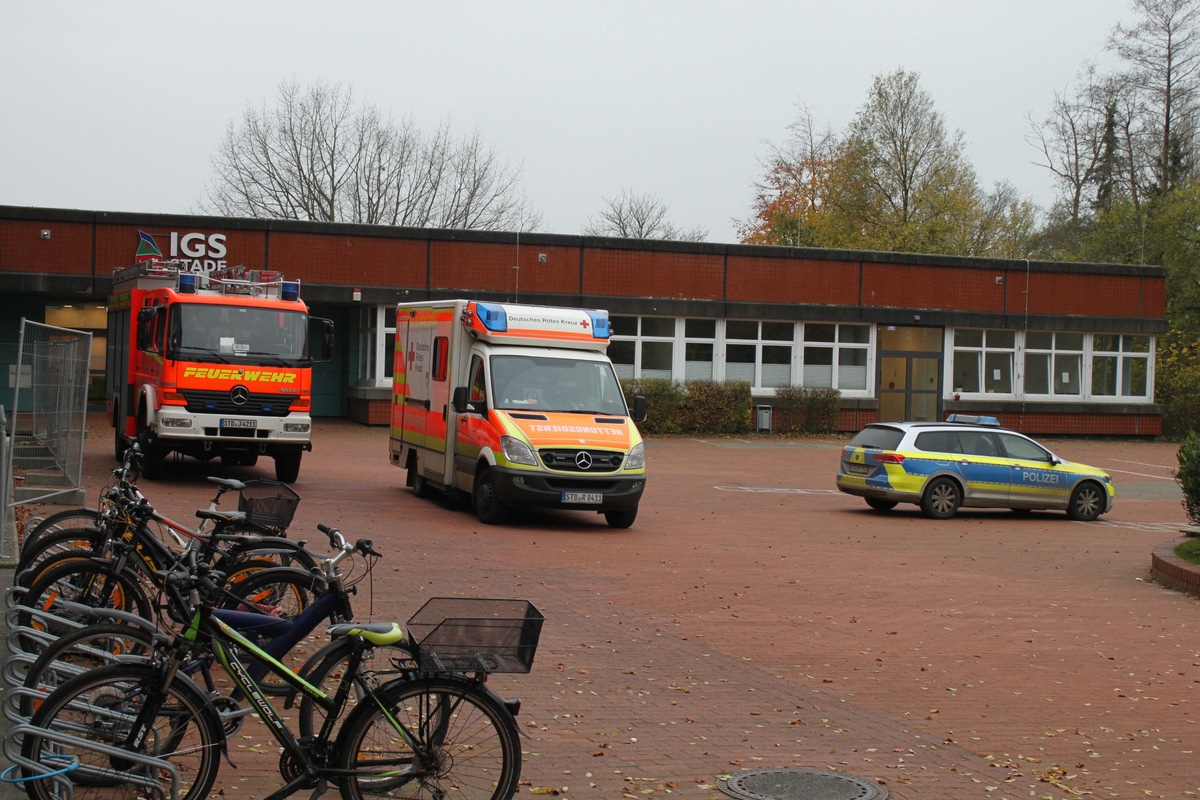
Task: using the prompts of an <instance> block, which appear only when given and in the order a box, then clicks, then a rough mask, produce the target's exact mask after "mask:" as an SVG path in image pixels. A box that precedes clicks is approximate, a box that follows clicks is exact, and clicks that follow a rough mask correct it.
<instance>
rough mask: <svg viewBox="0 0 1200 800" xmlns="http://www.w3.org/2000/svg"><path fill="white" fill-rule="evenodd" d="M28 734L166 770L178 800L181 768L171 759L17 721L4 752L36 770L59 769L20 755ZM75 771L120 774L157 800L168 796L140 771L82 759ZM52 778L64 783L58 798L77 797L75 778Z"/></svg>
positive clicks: (153, 771)
mask: <svg viewBox="0 0 1200 800" xmlns="http://www.w3.org/2000/svg"><path fill="white" fill-rule="evenodd" d="M96 711H97V712H103V711H105V709H101V708H96ZM27 734H34V735H36V736H40V737H42V738H44V739H49V740H50V741H52V742H55V743H57V744H62V745H68V746H70V747H73V748H75V749H76V750H81V751H88V752H94V753H99V754H100V755H103V756H108V757H109V758H119V759H122V760H125V761H131V762H134V763H136V764H139V765H141V766H143V767H146V768H147V770H146V771H147V773H149V774H151V775H162V774H167V775H169V776H170V778H171V790H170V794H169V798H170V800H179V772H178V770H176V769H175V766H174V765H173V764H172V763H171V762H169V761H164V760H163V759H161V758H155V757H154V756H148V755H145V754H142V753H131V752H130V751H128V750H126V749H124V748H122V747H114V746H112V745H106V744H101V743H100V742H94V741H92V740H90V739H81V738H79V737H78V736H71V735H70V734H68V733H63V732H61V731H56V730H53V729H49V728H38V727H35V726H33V725H17V726H16V727H14V728H12V729H11V730H10V731H9V733H8V736H6V737H4V755H5V757H6V758H8V760H9V761H10V762H12V763H13V764H16V765H18V766H20V767H23V768H25V769H28V770H30V771H32V772H35V773H37V774H46V773H49V772H55V771H56V770H54V769H51V768H50V766H49V765H47V764H42V763H39V762H37V761H31V760H30V759H28V758H25V757H24V756H23V755H21V749H22V748H21V742H23V740H24V737H25V736H26V735H27ZM74 772H78V773H80V774H81V775H92V776H95V777H104V778H119V779H121V780H123V781H125V782H126V783H133V784H137V785H138V786H140V787H142V789H144V790H145V791H146V792H147V794H148V795H149V796H150V797H151V798H156V799H157V800H167V798H168V795H167V794H166V793H164V792H163V790H162V786H161V784H160V783H159V782H158V781H157V780H154V779H153V778H150V777H148V776H147V775H143V774H140V773H137V772H130V771H125V770H115V769H97V768H96V767H94V766H90V765H87V764H84V763H82V762H80V764H79V766H78V768H76V769H75V770H74ZM51 779H52V780H53V781H54V782H55V785H56V786H58V785H61V786H63V793H62V794H58V793H55V796H56V797H57V798H59V800H72V798H73V797H74V791H73V788H72V786H73V782H72V781H71V780H70V779H69V778H67V777H66V776H65V775H57V776H54V777H52V778H51ZM28 780H37V778H32V777H31V778H29V779H28Z"/></svg>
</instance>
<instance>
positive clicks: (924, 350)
mask: <svg viewBox="0 0 1200 800" xmlns="http://www.w3.org/2000/svg"><path fill="white" fill-rule="evenodd" d="M941 379H942V329H941V328H909V327H900V326H896V325H888V326H881V327H880V330H879V383H878V384H877V385H878V387H879V419H880V421H885V422H890V421H899V420H911V421H915V422H936V421H938V420H940V419H941V398H942V380H941Z"/></svg>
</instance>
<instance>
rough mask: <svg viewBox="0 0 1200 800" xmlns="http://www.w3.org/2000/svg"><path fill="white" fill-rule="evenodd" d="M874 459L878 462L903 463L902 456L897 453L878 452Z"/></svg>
mask: <svg viewBox="0 0 1200 800" xmlns="http://www.w3.org/2000/svg"><path fill="white" fill-rule="evenodd" d="M875 460H876V461H878V462H879V463H880V464H903V463H904V456H902V455H900V454H899V453H880V454H879V455H877V456H875Z"/></svg>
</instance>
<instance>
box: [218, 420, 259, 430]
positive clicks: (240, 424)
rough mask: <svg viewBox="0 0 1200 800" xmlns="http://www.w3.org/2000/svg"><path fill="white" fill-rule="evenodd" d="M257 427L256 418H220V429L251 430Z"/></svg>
mask: <svg viewBox="0 0 1200 800" xmlns="http://www.w3.org/2000/svg"><path fill="white" fill-rule="evenodd" d="M257 428H258V420H256V419H223V420H221V429H222V430H226V431H229V430H239V431H252V430H256V429H257Z"/></svg>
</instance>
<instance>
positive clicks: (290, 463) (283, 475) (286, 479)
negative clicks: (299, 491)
mask: <svg viewBox="0 0 1200 800" xmlns="http://www.w3.org/2000/svg"><path fill="white" fill-rule="evenodd" d="M303 455H304V451H302V450H289V451H287V452H284V453H280V454H279V455H277V456H275V480H277V481H279V482H280V483H295V482H296V479H297V478H299V477H300V457H301V456H303Z"/></svg>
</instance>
